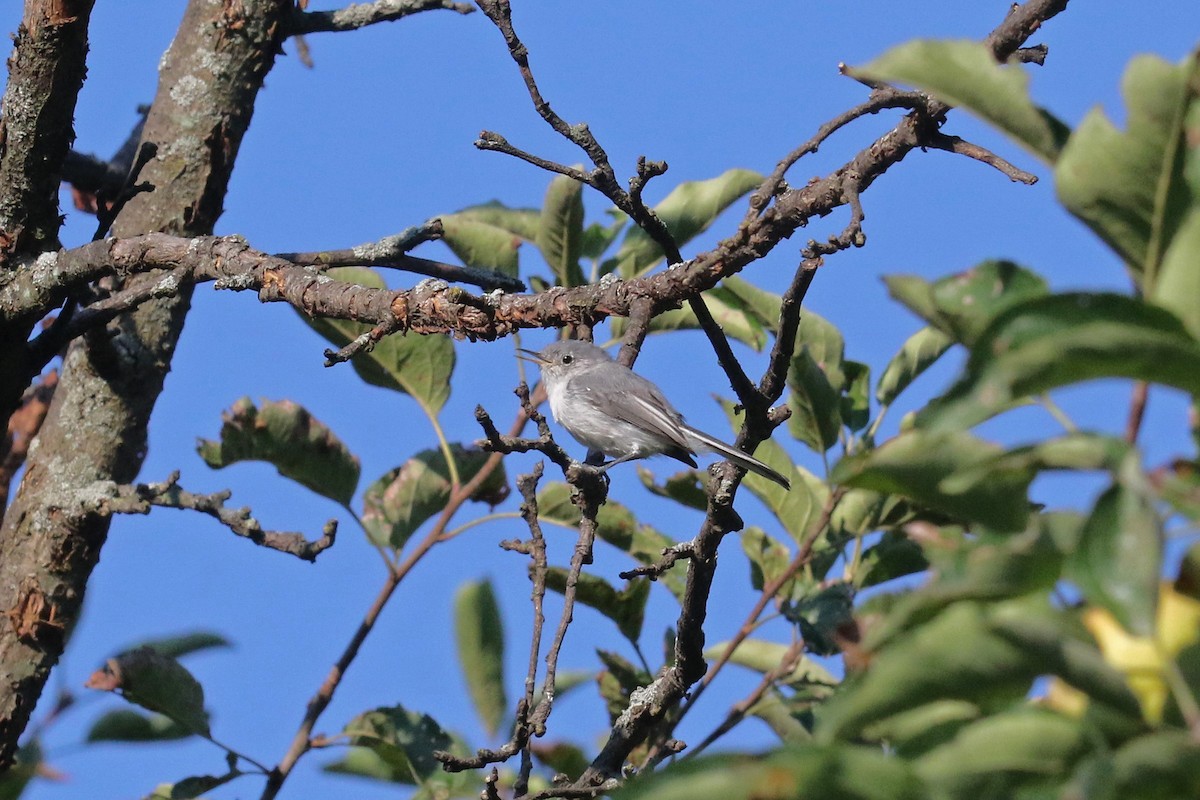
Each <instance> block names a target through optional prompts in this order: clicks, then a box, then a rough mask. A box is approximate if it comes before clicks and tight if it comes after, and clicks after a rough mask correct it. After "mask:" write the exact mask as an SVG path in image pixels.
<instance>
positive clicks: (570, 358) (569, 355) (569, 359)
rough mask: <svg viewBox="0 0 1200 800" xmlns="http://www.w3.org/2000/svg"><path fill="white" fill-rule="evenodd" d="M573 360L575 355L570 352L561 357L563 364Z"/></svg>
mask: <svg viewBox="0 0 1200 800" xmlns="http://www.w3.org/2000/svg"><path fill="white" fill-rule="evenodd" d="M574 360H575V356H573V355H571V354H570V353H566V354H565V355H563V357H562V363H564V364H570V363H571V362H572V361H574Z"/></svg>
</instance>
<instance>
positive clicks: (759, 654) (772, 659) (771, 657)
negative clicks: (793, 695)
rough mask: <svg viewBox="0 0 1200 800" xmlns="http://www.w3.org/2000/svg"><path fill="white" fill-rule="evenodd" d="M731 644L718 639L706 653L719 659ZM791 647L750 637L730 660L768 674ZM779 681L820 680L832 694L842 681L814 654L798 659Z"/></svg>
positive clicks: (796, 683) (794, 684) (806, 682)
mask: <svg viewBox="0 0 1200 800" xmlns="http://www.w3.org/2000/svg"><path fill="white" fill-rule="evenodd" d="M728 646H729V642H717V643H716V644H714V645H710V646H709V647H706V648H705V649H704V657H705V658H707V659H709V660H714V659H717V658H719V657H721V656H722V655H724V653H725V650H726V648H727V647H728ZM787 651H788V648H787V646H786V645H783V644H780V643H778V642H768V641H766V640H764V639H755V638H747V639H744V640H743V641H742V642H741V643H740V644H738V646H737V649H735V650H734V651H733V653H732V655H730V657H729V663H731V664H737V665H738V666H739V667H746V668H747V669H752V670H754V671H755V672H757V673H759V674H762V675H766V674H767V673H769V672H774V671H775V670H776V669H778V668H779V665H780V664H782V663H783V659H784V657H785V656H786V655H787ZM778 681H779V683H781V684H784V685H786V686H790V687H793V688H799V687H802V686H808V685H812V684H816V685H818V686H820V687H821V688H822V689H824V690H825V693H826V694H832V692H833V689H834V687H836V686H837V685H838V680H837V678H835V677H833V675H832V674H831V673H830V672H829V671H828V670H827V669H825V668H824V667H822V666H821V665H820V664H818V663H817V662H816V661H813V660H812V659H811V658H805V657H802V658H800V659H799V660H797V661H796V665H795V666H794V667H792V669H791V670H789V671H788V672H786V673H784V674H783V675H780V676H778Z"/></svg>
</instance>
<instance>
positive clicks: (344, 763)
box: [321, 747, 416, 786]
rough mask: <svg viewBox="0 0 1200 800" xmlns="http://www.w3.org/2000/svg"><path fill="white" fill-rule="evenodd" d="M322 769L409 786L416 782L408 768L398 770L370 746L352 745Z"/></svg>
mask: <svg viewBox="0 0 1200 800" xmlns="http://www.w3.org/2000/svg"><path fill="white" fill-rule="evenodd" d="M321 769H322V771H324V772H329V773H332V774H335V775H354V776H356V777H359V778H370V779H371V780H376V781H385V782H387V783H401V784H405V785H409V786H411V785H414V784H415V783H416V781H415V780H413V777H412V775H411V773H409V772H408V771H407V770H397V769H396V768H394V767H393V766H392V765H391V764H389V763H388V762H387V761H385V760H384V759H383V757H382V756H380V755H379V754H378V753H376V752H375V751H374V750H372V749H370V748H368V747H350V748H348V749H347V750H346V755H345V756H343V757H342V758H341V759H340V760H338V761H331V762H329V763H328V764H325V765H323V766H322V767H321Z"/></svg>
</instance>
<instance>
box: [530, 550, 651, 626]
mask: <svg viewBox="0 0 1200 800" xmlns="http://www.w3.org/2000/svg"><path fill="white" fill-rule="evenodd" d="M566 587H567V570H565V569H563V568H562V567H550V568H549V569H548V570H547V571H546V588H547V589H550V590H551V591H555V592H558V593H559V594H562V593H563V592H564V591H565V590H566ZM575 599H576V600H577V601H579V602H580V603H583V604H584V605H585V606H588V607H589V608H594V609H596V610H597V611H599V612H600V613H601V614H603V615H604V616H606V617H608V618H609V619H611V620H612V621H613V622H615V623H617V629H618V630H619V631H620V632H621V635H622V636H624V637H625V638H626V639H628V640H629V641H630V642H633V643H634V644H637V641H638V639H639V638H640V637H641V635H642V622H643V621H644V619H645V616H646V601H647V600H648V599H650V581H648V580H636V581H627V582H626V584H625V588H624V589H622V590H620V591H617V589H615V588H614V587H613V586H612V584H610V583H609V582H608V581H606V580H604V579H603V578H601V577H599V576H597V575H589V574H588V573H586V572H581V573H580V574H579V578H578V581H577V583H576V586H575Z"/></svg>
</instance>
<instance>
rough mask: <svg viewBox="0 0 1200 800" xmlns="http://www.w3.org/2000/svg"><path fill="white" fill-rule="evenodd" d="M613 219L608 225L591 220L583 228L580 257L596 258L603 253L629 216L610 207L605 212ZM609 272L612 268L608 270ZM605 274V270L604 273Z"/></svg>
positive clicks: (614, 260)
mask: <svg viewBox="0 0 1200 800" xmlns="http://www.w3.org/2000/svg"><path fill="white" fill-rule="evenodd" d="M605 213H606V214H608V215H609V216H610V217H612V219H613V221H612V222H611V223H609V224H608V225H604V224H602V223H599V222H593V223H592V224H591V225H588V226H587V227H586V228H584V230H583V244H582V245H581V247H580V252H579V256H580V258H591V259H597V258H600V256H602V255H604V251H605V250H607V249H608V248H609V246H610V245H612V243H613V242H615V241H616V240H617V236H618V235H619V234H620V233H621V231H622V230H623V229H624V227H625V226H626V225H627V224H629V217H627V216H625V213H624V212H623V211H621V210H620V209H618V208H610V209H608V210H607V211H606V212H605ZM612 266H613V268H615V267H616V259H612ZM608 271H609V272H611V271H612V270H608ZM605 274H607V272H606V273H605Z"/></svg>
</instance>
